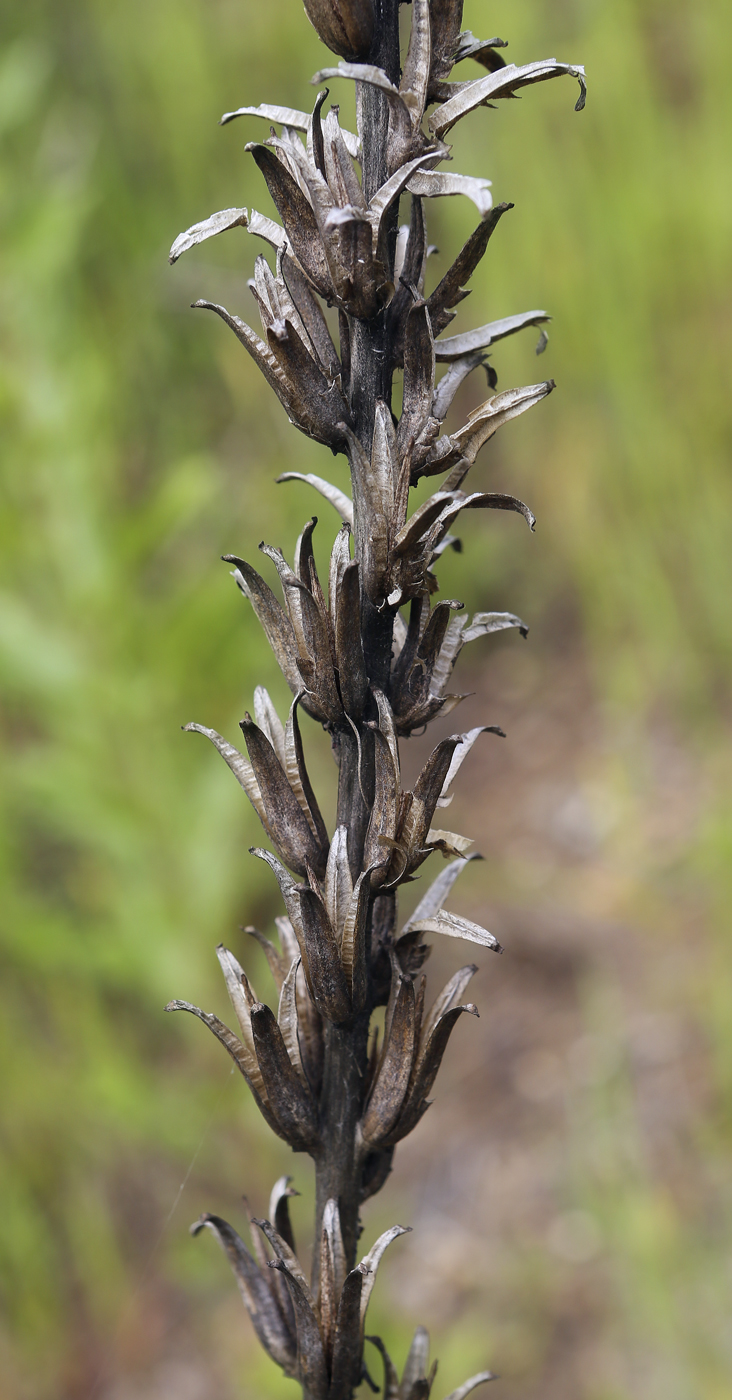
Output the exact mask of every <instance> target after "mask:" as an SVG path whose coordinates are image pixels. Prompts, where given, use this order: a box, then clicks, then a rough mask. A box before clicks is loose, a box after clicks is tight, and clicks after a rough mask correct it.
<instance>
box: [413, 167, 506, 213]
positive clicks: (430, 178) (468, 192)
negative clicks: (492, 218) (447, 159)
mask: <svg viewBox="0 0 732 1400" xmlns="http://www.w3.org/2000/svg"><path fill="white" fill-rule="evenodd" d="M407 189H408V191H409V193H410V194H416V195H420V196H421V198H422V199H435V198H438V197H442V196H445V195H455V194H459V195H464V196H465V197H466V199H472V201H473V204H474V205H475V207H476V209H477V210H478V213H479V214H480V216H481V218H485V216H486V214H488V213H489V212H490V210H491V208H492V206H493V196H492V194H491V181H490V180H484V179H482V178H480V177H478V176H476V175H458V174H457V173H454V174H453V173H451V172H449V171H443V170H435V171H432V170H429V171H426V170H425V171H421V172H420V171H418V172H417V174H416V175H413V176H412V178H411V180H410V181H409V184H408V185H407Z"/></svg>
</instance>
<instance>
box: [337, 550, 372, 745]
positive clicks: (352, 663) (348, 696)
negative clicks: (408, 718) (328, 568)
mask: <svg viewBox="0 0 732 1400" xmlns="http://www.w3.org/2000/svg"><path fill="white" fill-rule="evenodd" d="M335 649H336V661H337V665H338V685H339V689H340V693H341V702H342V704H343V708H344V710H345V712H346V714H347V715H348V716H349V718H350V719H353V720H360V719H361V717H362V715H363V709H364V705H365V703H366V696H367V695H368V689H369V681H368V676H367V674H366V663H365V661H364V655H363V644H362V641H361V588H360V585H359V567H358V563H357V562H356V561H355V560H354V561H353V563H351V564H347V565H346V568H345V569H344V571H343V575H342V577H341V580H340V588H339V590H338V599H337V603H336V619H335Z"/></svg>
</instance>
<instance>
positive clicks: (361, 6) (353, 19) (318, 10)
mask: <svg viewBox="0 0 732 1400" xmlns="http://www.w3.org/2000/svg"><path fill="white" fill-rule="evenodd" d="M305 13H306V15H307V17H308V19H309V20H310V23H311V24H312V26H313V29H314V30H315V31H316V33H317V35H318V37H319V38H320V39H322V41H323V43H324V44H325V45H326V47H327V48H329V49H330V50H331V53H337V54H340V56H341V58H348V59H359V58H366V56H367V54H368V52H369V49H370V48H371V41H372V39H373V35H374V23H375V16H374V6H373V3H372V0H305Z"/></svg>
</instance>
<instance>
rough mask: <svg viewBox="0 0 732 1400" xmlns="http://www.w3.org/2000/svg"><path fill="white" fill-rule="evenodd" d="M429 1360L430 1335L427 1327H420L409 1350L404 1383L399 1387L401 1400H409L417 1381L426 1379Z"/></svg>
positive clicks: (404, 1371)
mask: <svg viewBox="0 0 732 1400" xmlns="http://www.w3.org/2000/svg"><path fill="white" fill-rule="evenodd" d="M429 1359H430V1334H429V1332H428V1331H427V1329H426V1328H425V1327H418V1328H417V1329H416V1331H415V1333H414V1336H413V1338H412V1345H411V1346H410V1348H409V1355H408V1356H407V1359H406V1362H405V1364H404V1370H403V1372H402V1382H401V1385H400V1387H399V1395H400V1400H408V1397H409V1396H410V1394H411V1391H412V1386H413V1385H414V1383H415V1381H423V1380H425V1379H426V1377H427V1363H428V1362H429Z"/></svg>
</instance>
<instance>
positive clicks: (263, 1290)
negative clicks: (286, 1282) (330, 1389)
mask: <svg viewBox="0 0 732 1400" xmlns="http://www.w3.org/2000/svg"><path fill="white" fill-rule="evenodd" d="M203 1229H209V1230H210V1231H211V1233H212V1234H213V1235H215V1236H216V1239H217V1240H218V1242H219V1244H220V1245H221V1248H222V1249H223V1251H224V1253H225V1254H226V1256H227V1258H228V1260H229V1263H230V1264H231V1267H232V1269H233V1271H234V1275H235V1277H236V1281H237V1283H238V1285H239V1292H240V1293H241V1296H242V1298H243V1300H244V1306H245V1307H246V1309H247V1312H248V1313H249V1316H250V1317H251V1319H252V1323H253V1324H254V1330H255V1332H256V1334H257V1336H258V1338H259V1340H260V1342H261V1344H262V1346H263V1347H264V1349H265V1351H266V1352H268V1353H269V1355H270V1356H271V1357H272V1360H273V1361H276V1362H277V1365H278V1366H281V1367H282V1370H283V1371H284V1373H285V1375H286V1376H295V1375H296V1370H297V1350H296V1340H295V1337H294V1336H293V1335H292V1333H291V1332H290V1331H289V1329H288V1328H287V1326H286V1324H285V1321H284V1320H283V1317H282V1314H281V1311H280V1308H279V1307H278V1304H277V1299H276V1295H275V1291H274V1289H273V1287H272V1280H271V1279H270V1278H269V1277H268V1276H267V1274H266V1272H265V1271H264V1270H263V1269H261V1268H260V1267H259V1265H258V1264H257V1263H256V1261H255V1259H253V1257H252V1255H251V1254H250V1253H249V1250H248V1249H247V1247H246V1245H245V1244H244V1241H243V1240H242V1239H241V1238H240V1236H239V1235H238V1234H237V1232H236V1230H234V1229H233V1228H232V1226H231V1225H229V1224H227V1222H226V1221H225V1220H222V1219H221V1217H220V1216H218V1215H209V1214H208V1212H207V1213H206V1214H205V1215H202V1216H201V1218H200V1220H197V1221H196V1223H195V1224H194V1225H192V1226H191V1234H192V1235H198V1234H200V1232H201V1230H203Z"/></svg>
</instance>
